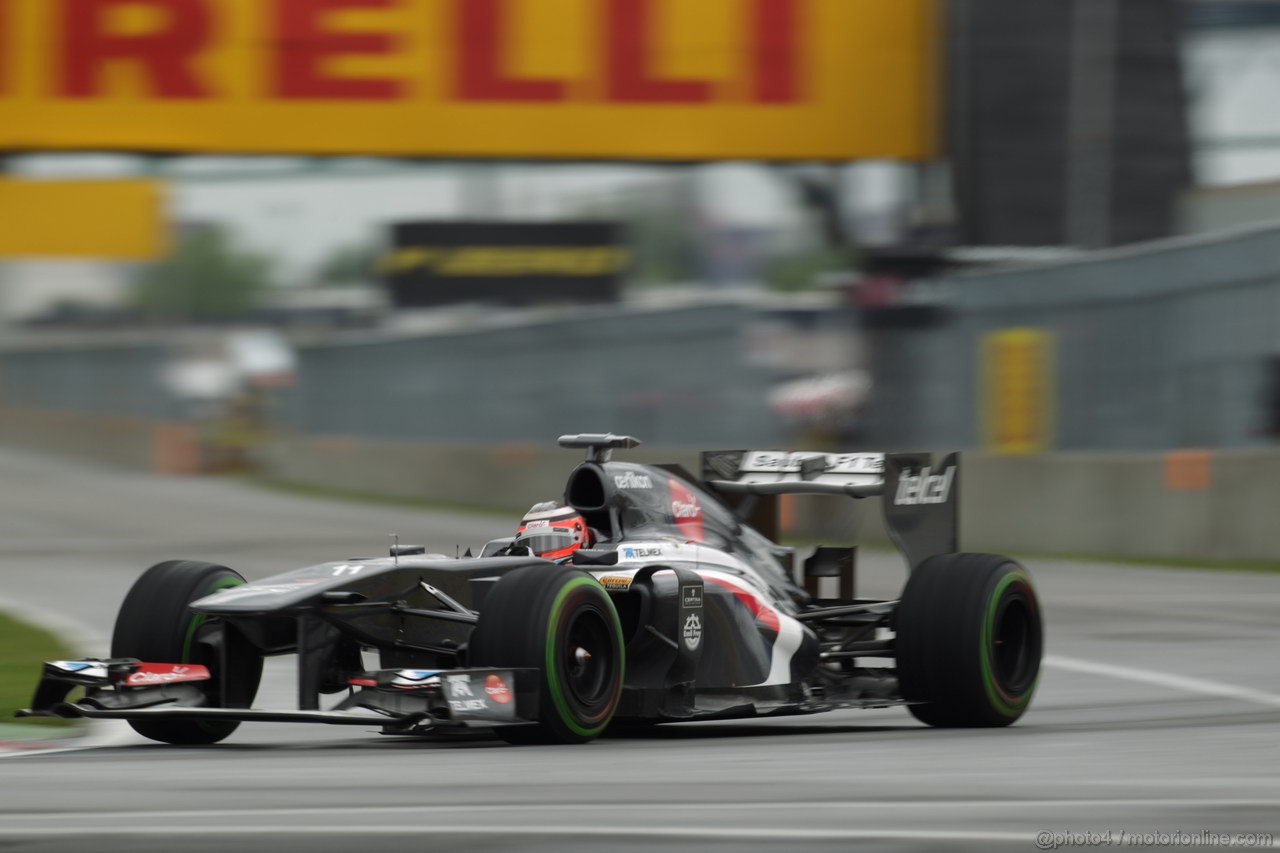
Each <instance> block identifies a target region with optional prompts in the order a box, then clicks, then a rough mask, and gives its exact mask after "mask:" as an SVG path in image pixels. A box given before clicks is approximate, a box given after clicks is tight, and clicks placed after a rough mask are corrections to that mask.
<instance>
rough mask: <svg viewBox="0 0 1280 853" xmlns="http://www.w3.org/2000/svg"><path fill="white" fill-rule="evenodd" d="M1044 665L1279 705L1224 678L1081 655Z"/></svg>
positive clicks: (1278, 699)
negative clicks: (1141, 667)
mask: <svg viewBox="0 0 1280 853" xmlns="http://www.w3.org/2000/svg"><path fill="white" fill-rule="evenodd" d="M1044 665H1045V666H1048V667H1052V668H1054V669H1063V670H1067V671H1068V672H1080V673H1084V674H1086V675H1102V676H1106V677H1108V678H1120V679H1123V680H1125V681H1139V682H1142V683H1144V684H1154V685H1156V686H1158V687H1167V688H1169V689H1170V690H1179V691H1181V692H1183V693H1196V694H1199V695H1201V696H1216V697H1220V698H1223V699H1239V700H1240V701H1242V702H1252V703H1254V704H1255V705H1265V706H1267V707H1268V708H1280V695H1277V694H1275V693H1267V692H1265V691H1262V690H1254V689H1252V688H1250V687H1237V686H1236V685H1234V684H1224V683H1223V682H1221V681H1209V680H1208V679H1204V678H1192V677H1191V676H1187V675H1174V674H1172V673H1168V672H1159V671H1157V670H1154V669H1137V668H1135V667H1130V666H1116V665H1115V664H1110V663H1102V662H1100V661H1092V660H1081V659H1080V658H1070V657H1063V656H1061V655H1045V658H1044Z"/></svg>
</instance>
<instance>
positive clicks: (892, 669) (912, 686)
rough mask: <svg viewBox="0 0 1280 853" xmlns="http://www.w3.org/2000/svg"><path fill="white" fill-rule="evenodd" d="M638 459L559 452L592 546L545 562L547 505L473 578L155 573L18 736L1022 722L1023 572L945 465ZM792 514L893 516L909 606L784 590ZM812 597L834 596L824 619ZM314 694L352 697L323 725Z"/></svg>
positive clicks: (439, 569) (335, 569) (455, 566)
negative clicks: (811, 500)
mask: <svg viewBox="0 0 1280 853" xmlns="http://www.w3.org/2000/svg"><path fill="white" fill-rule="evenodd" d="M637 444H639V442H638V441H636V440H635V439H633V438H630V437H628V436H615V435H611V434H610V435H576V436H565V437H562V438H561V439H560V445H561V446H562V447H570V448H585V449H586V450H587V461H585V462H583V463H582V464H580V465H579V466H578V467H577V468H575V469H574V470H573V472H572V473H571V474H570V476H569V480H568V484H567V486H566V488H565V493H564V502H563V509H564V510H567V512H568V514H569V515H571V516H572V517H573V518H574V519H575V520H574V522H573V524H574V525H575V526H576V528H577V529H579V530H580V532H581V533H582V536H581V537H580V538H579V539H578V540H576V541H577V545H578V546H580V545H581V544H582V543H584V542H585V543H586V544H587V545H589V547H577V546H575V545H574V543H573V542H572V541H569V540H561V541H557V542H555V543H552V545H553V546H554V547H556V548H559V549H560V550H559V552H557V554H556V556H555V558H553V559H544V558H543V557H540V556H536V554H548V555H550V551H549V550H548V549H546V548H542V547H537V548H535V547H534V546H535V545H538V544H539V543H541V544H546V543H545V541H544V540H546V539H548V538H549V537H550V538H555V536H552V534H556V535H558V534H559V533H561V532H563V531H565V530H567V528H564V527H563V526H561V527H557V524H558V523H559V522H557V521H556V519H558V518H562V516H563V513H561V512H559V510H557V509H556V508H554V507H552V508H549V509H547V511H545V512H541V513H539V512H534V513H531V515H530V516H527V517H526V521H525V522H524V523H522V525H521V530H520V533H519V534H518V535H517V536H515V537H513V538H510V539H499V540H495V541H493V542H490V543H489V544H488V545H486V546H485V548H484V549H483V551H482V552H481V553H480V555H478V556H470V555H469V554H468V555H466V556H463V557H459V558H452V559H451V558H447V557H445V556H442V555H432V554H426V553H424V552H423V549H422V548H421V547H416V546H399V545H397V546H395V547H393V548H392V551H391V554H390V556H388V557H384V558H370V559H348V560H342V561H339V562H332V563H321V564H319V565H315V566H309V567H307V568H304V569H299V570H297V571H293V572H289V573H286V574H282V575H278V576H275V577H271V578H267V579H266V580H262V581H259V582H255V583H248V584H247V583H245V581H244V579H243V578H242V577H241V576H240V575H238V574H237V573H235V572H233V571H232V570H230V569H228V568H225V567H222V566H217V565H214V564H211V563H201V562H191V561H182V562H167V563H161V564H160V565H157V566H154V567H152V568H151V569H150V570H148V571H147V572H146V573H144V574H143V575H142V577H141V578H140V579H139V580H138V581H137V582H136V583H135V584H134V586H133V588H132V589H131V590H130V592H129V594H128V596H127V597H126V598H125V601H124V604H123V605H122V607H121V609H120V614H119V617H118V620H117V622H116V627H115V634H114V637H113V640H112V658H111V659H109V660H78V661H54V662H52V663H48V664H46V665H45V669H44V674H43V678H42V680H41V682H40V685H39V687H38V689H37V691H36V695H35V699H34V700H33V703H32V708H31V709H30V710H26V711H21V712H19V713H20V714H21V715H24V716H28V715H31V716H59V717H90V718H119V719H125V720H128V721H129V722H130V724H131V725H132V726H133V727H134V728H135V729H136V730H137V731H138V732H140V733H141V734H143V735H145V736H146V737H149V738H153V739H155V740H159V741H165V742H168V743H179V744H193V743H213V742H216V741H219V740H222V739H223V738H225V737H226V736H227V735H229V734H231V732H232V731H233V730H234V729H235V728H236V727H237V726H238V725H239V724H240V722H242V721H248V720H252V721H261V720H283V721H314V722H322V723H336V724H354V725H363V726H370V725H373V726H375V727H379V728H380V729H381V731H383V732H384V733H387V734H407V735H412V734H421V733H427V732H437V733H438V732H442V731H450V730H458V729H465V728H467V727H476V726H480V727H486V728H493V729H494V730H495V731H496V732H497V734H498V735H499V736H501V737H502V738H503V739H505V740H507V741H510V742H513V743H527V742H544V743H545V742H559V743H568V742H584V741H588V740H591V739H592V738H594V737H596V736H597V735H599V734H601V733H602V732H603V731H604V730H605V728H606V727H608V726H609V725H610V724H611V723H623V722H629V723H665V722H676V721H681V720H706V719H728V718H740V717H756V716H769V715H783V714H807V713H814V712H818V711H827V710H832V709H835V708H853V707H872V708H879V707H885V706H889V705H906V706H907V708H908V709H909V710H910V712H911V713H912V714H914V715H915V716H916V717H917V718H918V719H919V720H922V721H923V722H925V723H928V724H930V725H935V726H1004V725H1008V724H1009V723H1012V722H1013V721H1014V720H1016V719H1018V717H1020V716H1021V715H1022V713H1023V712H1024V711H1025V710H1026V708H1027V704H1028V703H1029V702H1030V700H1031V695H1032V693H1033V692H1034V690H1035V686H1036V678H1037V675H1038V673H1039V669H1040V656H1041V648H1042V639H1043V638H1042V628H1041V620H1040V609H1039V604H1038V602H1037V599H1036V594H1035V592H1034V590H1033V589H1032V585H1031V579H1030V578H1029V577H1028V575H1027V572H1026V570H1025V569H1024V568H1022V567H1021V566H1020V565H1018V564H1017V563H1016V562H1014V561H1012V560H1010V559H1008V558H1005V557H999V556H994V555H990V554H961V553H956V550H957V548H956V538H957V533H956V496H957V492H958V491H959V459H958V457H957V456H956V455H954V454H953V455H951V456H947V457H946V458H944V459H942V460H940V461H938V462H935V461H933V459H932V458H931V457H930V456H928V455H926V454H879V453H855V454H824V453H782V452H763V451H726V452H711V453H704V454H703V455H702V471H701V475H702V476H701V479H700V480H699V479H698V478H695V477H693V476H692V475H691V474H689V473H688V472H686V471H685V470H683V469H681V468H680V467H678V466H649V465H639V464H632V463H627V462H616V461H611V454H612V451H613V450H614V449H617V448H631V447H635V446H636V445H637ZM789 494H828V495H845V496H850V497H854V498H864V497H870V496H881V497H882V499H883V506H884V517H885V522H886V526H887V528H888V531H889V533H890V536H891V538H892V539H893V540H894V541H895V543H896V544H897V545H898V547H899V549H900V550H901V552H902V554H903V556H904V557H905V559H906V562H907V565H908V569H909V576H908V579H907V582H906V586H905V588H904V589H903V592H902V594H901V597H900V598H898V599H896V600H890V601H873V600H863V599H858V598H855V597H853V595H852V585H853V584H852V578H853V558H854V551H853V549H851V548H843V549H839V548H819V549H818V550H817V551H816V552H815V553H814V555H813V556H811V557H809V558H808V559H807V560H805V561H804V563H803V569H804V580H803V582H802V583H797V582H796V580H795V579H794V578H793V571H792V566H793V556H794V555H793V552H792V551H791V550H790V549H787V548H783V547H781V546H779V545H777V544H776V543H775V542H773V541H771V540H770V539H769V538H766V536H765V535H763V534H762V533H760V532H758V530H757V528H767V527H769V526H770V523H771V520H772V519H776V514H775V513H774V512H773V510H774V509H776V506H775V505H776V503H777V498H778V496H780V495H789ZM537 509H539V508H537V507H535V510H537ZM748 521H752V522H753V523H754V526H749V525H748V523H747V522H748ZM584 526H585V530H582V529H581V528H583V527H584ZM823 578H834V579H835V580H834V581H832V580H827V581H826V583H827V584H828V585H832V584H833V583H838V584H839V585H840V586H841V587H843V591H842V592H841V593H840V594H838V595H837V596H836V597H835V598H830V597H829V598H825V599H823V598H819V597H817V595H816V593H817V591H818V589H819V582H820V581H821V580H822V579H823ZM367 652H373V653H376V655H377V661H378V662H377V665H376V666H377V668H375V669H369V668H367V667H366V665H365V663H364V654H365V653H367ZM284 654H296V655H297V673H298V677H297V690H298V703H297V707H296V708H293V709H287V710H267V709H256V708H253V701H254V697H255V695H256V693H257V690H258V684H259V680H260V677H261V674H262V661H263V658H264V657H265V656H268V655H284ZM78 687H79V688H83V695H82V696H81V697H80V698H79V699H77V700H75V701H69V695H70V693H71V691H72V690H74V689H76V688H78ZM326 694H341V697H340V698H339V699H338V700H337V701H336V702H334V704H333V705H332V706H331V707H329V708H322V706H321V696H322V695H326Z"/></svg>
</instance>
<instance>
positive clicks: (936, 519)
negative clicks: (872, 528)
mask: <svg viewBox="0 0 1280 853" xmlns="http://www.w3.org/2000/svg"><path fill="white" fill-rule="evenodd" d="M701 479H702V481H703V483H704V485H706V486H707V487H708V488H710V489H711V490H713V491H714V492H716V493H717V494H718V495H720V497H721V498H722V499H724V501H725V502H726V503H727V504H728V505H729V506H730V507H732V508H733V509H734V511H735V512H737V513H738V516H739V518H741V519H742V520H743V521H746V522H747V523H749V524H751V526H753V527H755V528H756V529H758V530H759V531H760V532H761V533H764V534H765V535H766V536H769V537H770V538H772V539H774V541H777V538H778V535H779V532H780V530H779V525H778V507H779V498H780V497H781V496H782V495H844V496H848V497H852V498H869V497H880V498H882V499H883V500H882V502H881V505H882V507H883V512H884V522H885V527H886V528H887V530H888V532H889V537H890V539H892V540H893V542H894V544H895V545H896V546H897V547H898V550H900V551H901V552H902V554H903V556H904V557H906V559H907V564H908V565H909V566H910V567H911V568H913V569H914V568H915V567H916V566H918V565H920V563H922V562H924V561H925V560H926V559H928V558H929V557H932V556H934V555H936V554H950V553H954V552H956V551H958V550H959V514H958V509H957V504H958V494H959V490H960V456H959V454H957V453H951V454H948V455H946V456H944V457H942V458H941V459H940V460H937V461H935V460H934V458H933V455H932V454H929V453H818V452H811V451H796V452H787V451H773V450H718V451H708V452H706V453H703V454H702V465H701Z"/></svg>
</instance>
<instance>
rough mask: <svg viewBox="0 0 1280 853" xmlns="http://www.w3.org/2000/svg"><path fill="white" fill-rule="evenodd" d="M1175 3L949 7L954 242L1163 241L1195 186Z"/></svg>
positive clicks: (1023, 1)
mask: <svg viewBox="0 0 1280 853" xmlns="http://www.w3.org/2000/svg"><path fill="white" fill-rule="evenodd" d="M1186 14H1187V8H1186V6H1185V4H1184V3H1182V2H1175V0H949V3H948V15H949V22H948V23H949V30H950V39H949V40H948V44H949V51H950V56H949V59H948V100H949V107H948V109H949V115H948V128H949V130H948V132H949V136H950V139H949V148H950V152H951V158H952V162H953V169H954V174H955V176H956V178H955V181H956V186H955V192H956V199H957V202H958V205H959V212H960V223H959V234H958V235H957V236H958V239H959V240H960V242H962V243H967V244H971V245H1076V246H1082V247H1100V246H1108V245H1117V244H1122V243H1130V242H1135V241H1139V240H1148V239H1154V238H1159V237H1164V236H1167V235H1169V234H1171V233H1173V231H1174V227H1175V214H1176V201H1177V197H1178V195H1179V194H1180V193H1181V192H1182V191H1183V190H1184V189H1185V188H1186V187H1187V186H1188V185H1189V183H1190V180H1191V174H1190V144H1189V139H1188V130H1187V119H1186V97H1185V93H1184V88H1183V76H1182V62H1181V42H1182V33H1183V30H1184V25H1185V20H1186Z"/></svg>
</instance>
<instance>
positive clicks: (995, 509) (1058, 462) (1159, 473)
mask: <svg viewBox="0 0 1280 853" xmlns="http://www.w3.org/2000/svg"><path fill="white" fill-rule="evenodd" d="M625 456H626V458H628V459H635V460H636V461H643V462H676V463H679V464H682V465H684V466H685V467H686V468H688V469H689V470H690V471H693V472H695V473H696V471H697V464H698V454H697V451H696V450H690V449H687V448H685V449H674V448H655V447H643V448H641V449H639V450H636V451H628V452H626V453H625ZM575 457H576V454H575V453H572V452H570V451H564V450H560V449H558V448H555V447H554V446H547V445H543V444H537V445H533V444H530V445H497V446H495V445H480V444H476V445H463V444H450V445H441V444H427V443H421V442H407V441H406V442H389V441H370V440H367V439H355V438H317V437H303V436H278V437H277V438H276V439H275V440H273V441H272V442H271V443H270V445H269V447H268V448H267V449H266V451H265V453H264V455H263V462H264V465H265V468H266V470H267V471H268V472H269V473H270V474H271V476H274V477H276V478H279V479H281V480H285V481H289V482H295V483H302V484H308V485H312V486H319V487H325V488H335V489H343V490H347V491H352V492H365V493H375V494H386V495H393V496H400V497H412V498H421V499H427V500H434V501H439V502H441V503H456V504H460V505H464V506H473V507H487V508H494V509H502V510H507V511H511V512H513V513H515V512H519V511H522V510H524V509H525V508H527V507H528V506H529V505H530V504H531V503H533V502H535V501H539V500H548V499H550V498H555V497H558V496H559V494H560V491H561V489H562V488H563V483H564V480H565V476H566V475H567V473H568V471H569V469H570V467H571V466H572V465H573V464H575V462H576V458H575ZM1277 507H1280V451H1277V450H1259V451H1222V452H1214V453H1211V452H1209V451H1178V452H1174V453H1166V454H1160V453H1143V454H1136V453H1135V454H1119V453H1111V454H1100V453H1099V454H1092V453H1054V454H1042V455H1035V456H998V455H992V454H985V453H966V454H964V456H963V461H962V473H961V486H960V541H961V546H962V547H963V548H964V549H966V550H973V551H993V552H998V553H1007V554H1012V555H1017V554H1020V553H1021V554H1081V555H1088V554H1093V555H1098V556H1122V557H1125V556H1127V557H1141V558H1160V557H1166V558H1175V559H1215V560H1217V559H1227V560H1280V536H1275V535H1273V534H1272V526H1273V524H1274V521H1273V514H1274V512H1275V508H1277ZM784 518H785V519H786V521H787V524H786V526H785V530H786V533H787V534H788V535H791V536H795V537H799V538H804V539H817V540H822V541H825V542H829V543H831V544H837V543H843V542H858V543H862V544H868V545H886V546H887V545H888V544H889V539H888V535H887V534H886V532H885V528H884V522H883V519H882V515H881V506H880V500H879V499H878V498H869V499H864V500H858V501H855V500H852V499H845V498H822V497H793V498H790V499H788V501H787V505H786V507H785V510H784Z"/></svg>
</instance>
